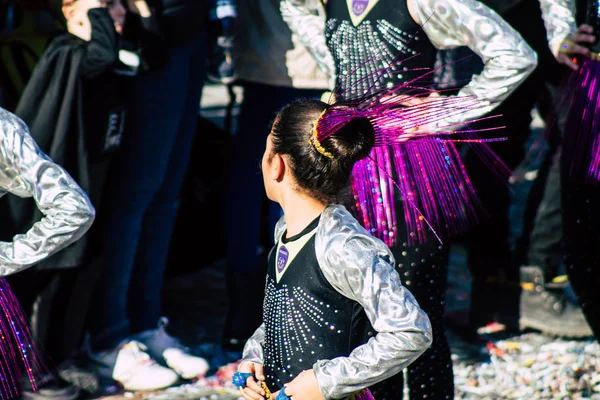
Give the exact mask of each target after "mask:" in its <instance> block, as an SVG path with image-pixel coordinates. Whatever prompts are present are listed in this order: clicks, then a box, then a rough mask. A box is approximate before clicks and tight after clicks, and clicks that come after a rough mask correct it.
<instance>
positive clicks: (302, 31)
mask: <svg viewBox="0 0 600 400" xmlns="http://www.w3.org/2000/svg"><path fill="white" fill-rule="evenodd" d="M280 9H281V15H282V16H283V19H284V21H285V22H286V23H287V24H288V26H289V27H290V30H291V31H292V33H293V34H295V35H296V37H297V38H298V40H299V41H300V43H302V45H303V46H304V47H306V48H307V49H308V51H309V52H310V53H311V54H312V55H313V57H314V59H315V61H316V62H317V65H318V66H319V68H321V70H323V72H325V73H326V74H327V75H328V76H329V77H330V80H331V83H332V85H333V81H334V76H335V63H334V61H333V56H332V55H331V52H330V51H329V48H328V47H327V43H326V42H325V20H326V17H325V7H323V3H322V2H321V0H282V1H281V3H280Z"/></svg>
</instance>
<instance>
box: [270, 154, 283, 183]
mask: <svg viewBox="0 0 600 400" xmlns="http://www.w3.org/2000/svg"><path fill="white" fill-rule="evenodd" d="M285 170H286V163H285V159H284V157H282V156H281V155H280V154H275V155H274V156H273V159H272V160H271V179H273V180H276V181H277V182H281V181H282V180H283V176H284V175H285Z"/></svg>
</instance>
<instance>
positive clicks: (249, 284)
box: [223, 268, 266, 352]
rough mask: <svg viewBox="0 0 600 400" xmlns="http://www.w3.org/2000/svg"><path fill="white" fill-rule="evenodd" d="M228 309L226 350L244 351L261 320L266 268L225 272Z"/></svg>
mask: <svg viewBox="0 0 600 400" xmlns="http://www.w3.org/2000/svg"><path fill="white" fill-rule="evenodd" d="M226 279H227V294H228V297H229V311H228V313H227V319H226V320H225V327H224V330H223V349H224V350H226V351H232V352H241V351H242V350H243V348H244V345H245V344H246V340H248V339H249V338H250V336H252V334H253V333H254V331H255V330H256V329H257V328H258V327H259V326H260V324H261V323H262V317H263V300H264V296H265V280H266V271H265V270H264V269H263V268H260V269H257V270H254V271H230V270H228V271H227V273H226Z"/></svg>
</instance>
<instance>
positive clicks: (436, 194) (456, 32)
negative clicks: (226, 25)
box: [282, 0, 536, 400]
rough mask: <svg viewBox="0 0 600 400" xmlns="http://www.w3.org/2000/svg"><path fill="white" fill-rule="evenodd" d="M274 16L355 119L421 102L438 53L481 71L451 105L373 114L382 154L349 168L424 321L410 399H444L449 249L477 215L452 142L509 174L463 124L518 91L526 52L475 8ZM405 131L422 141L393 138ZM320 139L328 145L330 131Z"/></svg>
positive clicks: (331, 6) (361, 205) (400, 384)
mask: <svg viewBox="0 0 600 400" xmlns="http://www.w3.org/2000/svg"><path fill="white" fill-rule="evenodd" d="M409 5H410V7H411V11H409ZM350 6H351V7H350ZM282 13H283V17H284V20H286V22H287V23H288V25H289V26H290V28H291V30H292V32H294V33H296V35H297V37H298V39H299V40H300V41H302V43H303V44H304V45H305V46H306V47H307V48H308V49H309V50H311V52H312V54H313V55H314V57H315V59H316V60H317V61H318V62H319V64H320V65H321V66H322V67H323V68H324V69H326V70H328V71H330V73H331V76H332V77H333V78H334V80H335V82H334V83H333V84H332V88H334V93H335V96H336V98H341V99H344V100H346V101H352V100H355V101H356V102H357V103H358V104H357V109H362V108H363V107H364V108H366V109H369V108H373V107H372V106H371V104H372V103H369V102H370V101H371V102H372V100H373V98H384V99H385V98H390V97H392V98H395V97H396V96H393V95H409V96H416V97H423V96H425V95H427V94H429V93H430V92H431V91H432V90H433V89H432V87H433V85H432V82H433V77H432V72H433V68H434V67H433V66H434V59H435V53H436V51H437V50H439V49H450V48H455V47H459V46H468V47H469V48H471V50H473V51H474V52H475V53H476V54H477V55H479V56H480V57H481V58H482V59H483V61H484V69H483V72H482V73H481V74H479V75H478V76H474V77H473V79H472V80H471V81H470V82H469V83H468V84H466V85H465V86H464V87H463V89H461V91H460V92H459V93H458V95H457V96H446V95H445V94H444V93H440V94H441V97H440V98H438V99H436V100H432V101H431V102H430V103H429V107H425V106H418V105H414V106H407V107H406V106H404V105H402V104H401V103H402V101H399V102H398V103H396V104H395V105H394V104H392V106H395V107H388V108H385V107H380V106H375V107H374V108H373V111H376V112H377V113H379V115H377V116H373V118H372V121H375V125H376V129H378V130H379V135H378V136H379V141H380V143H381V144H383V145H380V146H376V147H375V148H374V150H373V152H372V154H371V156H370V157H369V158H367V159H365V160H363V161H361V162H359V163H358V164H357V165H356V169H355V171H354V181H353V188H354V196H355V205H356V207H355V208H356V214H357V217H358V219H359V220H360V221H361V223H362V224H363V225H364V226H365V227H366V228H367V229H368V230H369V232H371V234H372V235H374V236H376V237H378V238H381V239H382V240H384V241H385V243H386V244H388V245H390V248H391V250H392V252H393V254H394V257H395V261H396V270H397V271H398V273H399V274H400V277H401V279H402V282H403V284H405V285H406V286H407V287H408V288H409V290H411V292H412V293H413V294H414V295H415V298H416V299H417V301H418V303H419V305H420V306H421V307H422V308H423V310H425V312H426V313H427V315H428V316H429V319H430V320H431V324H432V328H433V338H434V341H433V344H432V346H431V347H430V348H429V349H428V350H427V351H426V352H425V353H424V354H423V355H422V356H421V357H419V358H418V359H417V360H416V361H415V362H413V363H412V364H411V365H410V366H409V367H408V368H407V377H408V382H407V386H408V388H409V393H410V397H411V398H431V399H451V398H453V396H454V383H453V381H454V377H453V370H452V359H451V354H450V349H449V346H448V343H447V341H446V338H445V333H444V323H443V315H444V304H445V293H446V282H447V271H448V270H447V266H448V253H449V247H448V246H446V241H447V240H448V238H449V237H450V236H451V235H452V234H454V233H457V232H459V231H463V230H465V229H468V228H469V227H470V226H473V224H475V223H477V221H478V219H479V218H481V217H482V215H484V213H485V210H482V209H481V204H480V203H479V201H478V199H477V196H476V193H475V192H474V190H473V186H472V185H471V183H470V180H469V177H468V176H467V174H466V173H465V170H464V166H463V163H462V161H461V160H460V157H459V154H458V151H457V148H456V146H455V142H456V141H466V142H470V143H471V144H472V146H473V148H474V149H475V150H476V151H478V152H480V153H481V155H482V157H483V159H484V160H485V161H486V163H488V164H489V165H490V167H491V168H493V169H494V170H495V171H497V172H498V173H500V174H502V175H503V176H506V175H507V171H506V168H505V167H504V165H503V164H502V163H501V162H500V160H499V159H498V158H497V157H495V155H494V154H493V153H492V152H491V151H490V150H489V148H488V147H487V145H486V144H485V143H483V142H484V141H483V140H482V139H481V137H483V134H481V132H479V133H478V132H471V131H470V130H469V127H468V122H469V121H475V120H478V119H479V118H481V117H482V116H484V115H489V113H490V112H491V111H492V110H493V109H494V108H495V107H496V106H497V105H498V104H500V102H502V101H503V100H504V99H506V98H507V97H508V96H509V95H510V93H511V92H512V91H513V90H514V89H515V88H516V87H517V86H518V85H519V84H520V83H521V82H523V80H524V79H525V78H526V77H527V76H528V75H529V74H530V73H531V72H532V71H533V69H534V68H535V65H536V56H535V53H534V52H533V50H532V49H531V48H530V47H529V46H528V44H527V43H526V42H524V41H523V40H522V38H521V37H520V35H518V34H517V33H516V32H515V31H514V29H512V28H511V27H510V26H509V25H508V24H507V23H506V22H505V21H504V20H502V19H501V18H499V17H498V15H497V14H496V13H494V12H492V11H491V10H490V9H489V8H488V7H486V6H485V5H483V4H482V3H480V2H476V1H472V0H406V1H398V0H378V1H375V0H353V1H352V2H348V1H344V0H328V1H327V4H326V6H325V8H323V7H322V3H321V2H320V1H315V0H285V1H284V2H282ZM411 13H412V15H415V16H416V17H417V18H418V20H419V21H420V22H421V23H420V25H419V24H417V23H416V22H415V19H414V18H413V16H412V15H411ZM390 91H391V93H390ZM388 94H389V95H391V96H388V97H385V96H387V95H388ZM369 96H371V99H369ZM382 103H383V102H382ZM489 126H490V127H494V126H495V125H494V122H493V120H490V123H489ZM414 128H417V131H418V132H419V133H423V134H430V135H423V136H418V137H417V138H413V139H409V140H407V141H403V139H407V138H408V137H407V136H404V137H402V138H400V137H399V136H400V135H399V132H400V131H402V130H407V131H410V130H412V129H414ZM319 135H320V137H319V139H320V138H321V135H323V137H326V135H327V129H326V128H325V127H324V129H322V130H321V129H319ZM408 136H410V134H409V135H408ZM403 389H404V380H403V374H402V373H400V374H397V375H395V376H393V377H390V378H388V379H386V380H385V381H382V382H380V383H378V384H376V385H374V386H373V387H371V391H372V393H373V395H374V397H375V398H376V399H377V400H400V399H401V398H402V396H403V395H402V393H403Z"/></svg>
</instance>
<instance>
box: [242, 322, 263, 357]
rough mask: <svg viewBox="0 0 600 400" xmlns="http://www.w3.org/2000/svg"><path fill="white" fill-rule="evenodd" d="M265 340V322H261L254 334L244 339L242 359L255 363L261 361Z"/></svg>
mask: <svg viewBox="0 0 600 400" xmlns="http://www.w3.org/2000/svg"><path fill="white" fill-rule="evenodd" d="M264 341H265V324H264V323H263V324H261V325H260V326H259V327H258V329H257V330H256V331H254V334H252V336H251V337H250V338H249V339H248V340H247V341H246V344H245V345H244V351H243V352H242V361H250V362H253V363H255V364H261V365H262V363H263V360H264V356H263V347H262V343H263V342H264Z"/></svg>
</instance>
